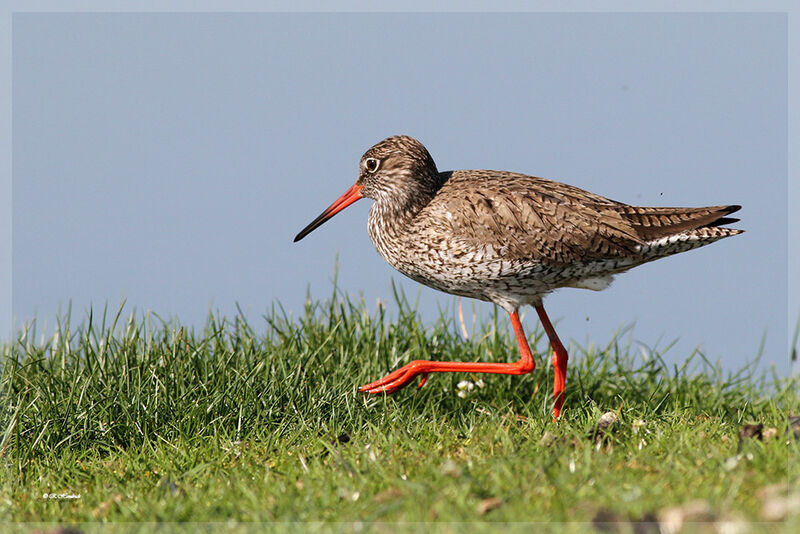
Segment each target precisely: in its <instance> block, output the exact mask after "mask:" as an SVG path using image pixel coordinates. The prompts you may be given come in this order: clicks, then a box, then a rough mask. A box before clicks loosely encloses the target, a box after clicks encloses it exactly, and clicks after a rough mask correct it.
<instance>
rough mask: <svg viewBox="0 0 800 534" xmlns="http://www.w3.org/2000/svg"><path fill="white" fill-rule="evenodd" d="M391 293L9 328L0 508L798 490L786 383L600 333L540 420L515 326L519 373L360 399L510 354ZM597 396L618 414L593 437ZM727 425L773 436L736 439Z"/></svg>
mask: <svg viewBox="0 0 800 534" xmlns="http://www.w3.org/2000/svg"><path fill="white" fill-rule="evenodd" d="M396 300H397V305H396V306H394V307H393V308H394V310H393V312H392V314H393V315H394V317H392V318H389V317H388V314H387V312H386V310H385V308H384V307H382V306H379V307H378V309H377V311H375V312H374V313H370V312H369V311H368V310H367V308H366V306H365V305H364V304H363V302H354V301H353V300H352V299H350V298H349V297H347V296H346V295H340V294H337V293H336V292H334V295H333V296H332V298H330V299H328V300H326V301H324V302H316V301H312V300H310V299H309V300H308V301H307V302H306V306H305V310H304V313H303V315H302V316H301V317H299V318H297V319H293V318H291V317H289V316H288V315H287V314H286V313H285V312H284V310H282V309H281V308H280V307H279V306H278V307H276V308H274V309H273V310H272V312H271V313H270V314H269V315H267V316H266V317H264V322H263V323H261V322H259V326H258V329H259V330H261V331H262V332H261V333H257V332H256V329H255V328H254V327H253V326H252V325H250V324H248V322H247V321H246V320H245V318H244V317H243V316H241V315H239V316H237V317H234V318H232V319H226V318H224V317H217V316H212V317H210V318H209V320H208V322H207V324H206V325H205V327H204V329H203V330H202V331H193V330H192V329H187V328H185V327H183V326H180V325H179V324H177V323H176V322H164V321H161V320H160V319H159V318H158V317H157V316H155V315H153V314H149V315H147V316H143V317H138V318H137V316H136V314H131V315H130V316H129V318H128V319H127V320H125V319H124V318H123V316H122V309H120V312H119V313H117V314H116V315H115V316H111V315H107V314H106V313H104V314H103V316H102V317H97V316H94V315H92V314H90V315H89V316H88V317H87V318H86V319H85V321H84V323H83V325H82V326H80V327H77V328H74V329H73V327H71V326H70V325H69V322H70V321H69V320H68V319H65V320H64V321H63V322H62V323H60V324H59V326H58V328H57V329H56V332H55V334H53V335H52V336H51V337H50V338H49V339H46V340H40V341H39V342H36V341H35V332H34V330H33V328H32V327H31V328H28V329H26V330H24V331H22V332H20V333H19V335H18V337H17V339H16V340H15V341H14V342H13V343H10V344H6V345H5V346H4V347H3V348H2V360H0V361H1V362H2V369H1V370H0V376H1V380H2V382H0V384H1V385H0V391H2V395H3V397H4V398H5V399H7V400H6V402H4V403H3V405H2V407H0V409H2V410H3V411H4V415H3V419H4V422H3V425H2V429H3V430H0V431H1V432H2V433H1V434H0V454H2V459H3V462H2V463H3V466H2V469H3V471H2V472H0V476H2V478H3V479H4V482H3V484H2V487H1V488H0V518H5V520H7V521H13V522H34V521H36V522H38V521H44V522H51V521H59V522H63V521H67V522H98V521H99V522H120V521H195V522H205V521H223V520H228V519H235V520H237V521H242V522H247V521H252V522H263V521H326V522H327V521H345V522H350V521H365V522H366V521H381V522H395V521H436V522H440V524H445V523H446V522H461V521H484V522H485V521H490V522H497V521H530V522H541V521H552V522H556V521H579V522H580V521H583V522H586V521H592V520H594V521H595V522H603V521H610V522H627V521H652V520H654V519H655V518H659V517H662V516H663V515H664V511H665V509H666V508H669V507H680V506H683V505H685V504H686V503H688V502H690V501H695V500H698V499H699V500H701V501H702V505H703V507H705V511H703V512H701V513H700V515H699V516H695V517H694V518H695V519H721V520H733V521H739V520H743V521H760V520H763V519H765V516H764V513H765V512H764V506H765V499H766V497H765V496H764V495H765V494H766V493H769V491H770V490H769V489H766V490H765V489H764V488H768V487H770V486H772V485H775V484H787V483H788V484H789V486H788V487H789V488H790V490H791V491H796V489H797V488H798V480H800V476H799V475H800V471H799V470H798V469H797V468H796V466H794V465H792V466H790V463H789V460H790V458H794V459H796V458H797V453H798V448H800V446H798V443H797V442H796V441H794V440H788V439H787V436H786V435H784V433H783V431H784V429H785V428H786V420H787V417H788V415H790V414H796V413H798V404H800V400H799V398H798V392H797V386H798V383H797V381H796V380H792V379H784V378H778V377H775V376H772V375H770V374H768V373H760V372H756V371H755V366H750V367H748V368H746V369H743V370H741V371H739V372H738V373H725V372H723V370H722V368H721V367H720V366H719V365H712V364H711V363H709V362H707V361H705V360H704V358H703V356H702V354H699V353H695V354H693V355H691V356H689V357H687V361H686V362H685V363H684V364H683V365H680V366H675V365H672V366H671V365H668V364H667V363H665V361H664V360H663V359H662V358H661V357H660V355H659V354H658V353H655V352H652V353H649V354H648V355H647V357H646V358H644V357H641V356H639V357H634V356H633V352H632V350H631V347H630V346H627V345H625V344H624V343H623V342H622V341H621V340H620V337H619V336H616V337H614V338H613V339H612V340H611V341H610V342H609V343H608V344H607V345H606V346H604V347H589V348H585V349H579V350H578V351H574V350H573V354H572V359H571V362H570V364H571V365H570V371H569V376H568V384H567V395H566V402H565V406H566V410H565V414H564V416H563V418H562V420H560V421H559V422H557V423H554V422H552V421H551V417H550V411H551V399H550V393H551V388H552V368H551V367H550V365H549V364H548V362H549V357H546V356H545V355H546V354H548V352H547V345H546V340H545V338H544V337H543V334H542V332H541V330H539V329H536V330H534V329H533V325H532V321H528V329H529V330H530V331H531V332H530V335H529V337H530V339H531V345H532V347H534V346H535V350H534V352H535V353H537V354H538V355H539V356H538V357H537V363H538V367H537V369H536V370H535V371H534V372H533V373H531V374H529V375H526V376H521V377H506V376H497V375H483V376H480V377H479V376H468V375H452V374H436V375H431V376H430V378H429V380H428V384H426V386H425V387H424V388H422V389H419V390H416V388H414V387H409V388H407V389H406V390H403V391H402V392H400V393H398V394H396V395H394V396H391V397H369V398H365V397H364V396H362V395H361V394H359V393H358V392H357V391H356V389H357V387H358V385H360V384H363V383H366V382H369V381H372V380H374V379H376V378H378V377H380V376H382V375H384V374H385V373H387V372H388V371H390V370H392V369H394V368H395V367H396V366H398V365H399V364H401V363H404V362H406V361H409V360H411V359H415V358H419V357H427V358H430V359H436V360H445V359H454V360H465V361H467V360H472V361H479V360H487V361H512V360H515V359H517V357H518V353H517V348H516V344H515V342H514V341H513V338H512V337H511V336H510V328H509V325H508V324H507V322H506V320H505V318H504V317H499V316H495V320H494V322H490V324H488V325H487V326H486V327H485V329H484V330H483V331H482V332H479V333H477V334H476V335H475V336H473V337H472V338H471V339H470V340H469V341H465V340H463V339H462V338H461V335H460V334H459V331H460V329H459V327H458V325H457V324H455V323H454V321H453V320H452V319H449V318H448V317H450V316H451V315H452V314H445V313H443V314H442V316H441V317H440V319H439V321H438V322H437V323H436V324H435V325H433V326H428V327H426V326H424V325H423V324H422V322H421V320H420V318H419V316H418V314H417V313H416V312H415V311H414V309H413V307H412V306H410V305H409V304H408V302H407V301H406V299H405V298H404V297H403V296H402V295H397V299H396ZM478 378H482V379H483V384H484V387H475V388H474V389H472V390H471V391H469V392H468V394H467V395H466V397H465V398H461V397H459V396H458V395H456V391H457V389H458V388H457V385H458V382H459V381H461V380H465V379H466V380H470V381H472V382H473V383H476V382H477V380H478ZM606 411H614V412H615V413H617V414H618V424H617V425H616V426H615V427H613V429H612V430H611V431H609V432H608V433H607V434H604V435H602V436H601V437H600V438H598V439H594V438H593V437H592V436H593V428H594V427H595V425H596V423H597V420H598V418H599V417H600V415H601V414H602V413H604V412H606ZM745 423H761V424H763V425H764V427H765V428H769V427H774V428H776V429H777V430H778V436H777V437H774V438H773V439H764V440H757V439H744V440H743V441H742V442H741V443H740V440H739V437H738V436H739V432H740V430H741V429H742V425H744V424H745ZM782 491H784V490H779V491H778V494H780V493H781V492H782ZM785 491H789V490H785ZM765 492H766V493H765ZM45 493H48V494H56V495H57V496H59V497H61V494H71V495H78V494H79V495H80V498H75V499H68V498H56V499H53V498H49V499H45V498H43V494H45ZM797 513H798V512H797V511H796V510H795V511H794V512H789V518H788V520H789V524H790V525H791V526H790V527H787V528H793V527H796V526H798V525H800V518H799V517H798V515H797ZM689 519H691V517H690V518H689Z"/></svg>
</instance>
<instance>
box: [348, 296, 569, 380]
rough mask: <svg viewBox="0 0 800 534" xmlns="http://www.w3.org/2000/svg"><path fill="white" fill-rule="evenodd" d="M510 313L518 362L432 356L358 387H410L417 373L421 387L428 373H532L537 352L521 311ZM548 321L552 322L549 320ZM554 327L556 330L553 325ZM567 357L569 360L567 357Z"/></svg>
mask: <svg viewBox="0 0 800 534" xmlns="http://www.w3.org/2000/svg"><path fill="white" fill-rule="evenodd" d="M542 313H544V310H542ZM509 315H510V316H511V324H512V325H513V326H514V334H515V335H516V336H517V343H518V344H519V352H520V359H519V361H517V362H514V363H487V362H434V361H430V360H414V361H412V362H410V363H407V364H406V365H404V366H403V367H401V368H400V369H397V370H396V371H394V372H392V373H389V374H388V375H386V376H385V377H383V378H381V379H380V380H377V381H375V382H372V383H370V384H366V385H364V386H361V387H360V388H358V390H359V391H361V392H363V393H394V392H395V391H398V390H400V389H402V388H404V387H406V386H407V385H408V384H409V383H410V382H411V381H412V380H414V377H416V376H418V375H422V379H421V380H420V383H419V387H422V385H423V384H424V383H425V380H426V379H427V378H428V373H495V374H503V375H524V374H526V373H530V372H531V371H533V370H534V368H535V367H536V362H534V361H533V355H532V354H531V349H530V347H529V346H528V340H527V339H526V338H525V332H524V331H523V330H522V324H521V323H520V321H519V314H518V313H517V310H514V311H513V312H512V313H510V314H509ZM540 316H541V314H540ZM545 317H546V316H545ZM548 324H550V323H549V322H548ZM550 328H551V330H552V326H551V327H550ZM545 329H546V327H545ZM548 335H549V334H548ZM553 336H555V333H553ZM550 339H551V340H552V339H553V338H552V337H551V338H550ZM556 339H558V338H556ZM565 354H566V353H565ZM564 361H565V362H566V359H565V360H564ZM565 365H566V364H565ZM562 384H563V380H562ZM562 390H563V387H562Z"/></svg>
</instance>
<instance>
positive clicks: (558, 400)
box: [534, 304, 569, 419]
mask: <svg viewBox="0 0 800 534" xmlns="http://www.w3.org/2000/svg"><path fill="white" fill-rule="evenodd" d="M534 307H535V308H536V313H538V314H539V320H540V321H541V322H542V326H543V327H544V331H545V333H546V334H547V337H548V338H549V339H550V346H551V347H553V370H554V371H555V379H554V380H553V401H554V402H555V404H554V406H553V419H558V417H559V416H560V415H561V407H562V406H563V405H564V387H565V383H566V380H567V360H569V356H568V355H567V349H565V348H564V345H562V344H561V340H560V339H558V334H556V331H555V329H554V328H553V325H552V324H551V323H550V318H549V317H547V313H546V312H545V311H544V307H543V306H542V305H541V304H538V305H537V306H534Z"/></svg>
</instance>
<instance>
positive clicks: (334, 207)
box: [294, 184, 364, 243]
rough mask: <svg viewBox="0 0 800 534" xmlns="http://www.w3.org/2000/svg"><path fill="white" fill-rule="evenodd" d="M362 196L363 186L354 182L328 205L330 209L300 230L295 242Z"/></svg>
mask: <svg viewBox="0 0 800 534" xmlns="http://www.w3.org/2000/svg"><path fill="white" fill-rule="evenodd" d="M360 198H364V197H363V196H362V195H361V186H360V185H358V184H354V185H353V187H351V188H350V189H348V190H347V191H345V192H344V194H343V195H342V196H340V197H339V198H338V199H337V200H336V202H334V203H333V204H331V205H330V206H328V209H326V210H325V211H323V212H322V213H320V215H319V217H317V218H316V219H314V220H313V221H311V224H309V225H308V226H306V227H305V228H303V229H302V230H300V233H299V234H297V235H296V236H295V237H294V242H295V243H297V242H298V241H300V240H301V239H303V238H304V237H305V236H307V235H308V234H310V233H311V232H313V231H314V230H316V228H317V227H318V226H322V223H324V222H325V221H327V220H328V219H330V218H331V217H333V216H334V215H336V214H337V213H339V212H340V211H342V210H343V209H345V208H346V207H347V206H349V205H350V204H352V203H353V202H355V201H356V200H358V199H360Z"/></svg>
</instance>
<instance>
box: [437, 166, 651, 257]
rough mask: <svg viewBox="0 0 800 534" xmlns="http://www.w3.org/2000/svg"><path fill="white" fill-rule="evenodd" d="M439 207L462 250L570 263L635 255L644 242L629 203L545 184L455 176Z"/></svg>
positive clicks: (503, 176)
mask: <svg viewBox="0 0 800 534" xmlns="http://www.w3.org/2000/svg"><path fill="white" fill-rule="evenodd" d="M467 180H468V182H469V185H468V186H467V185H465V182H466V181H467ZM435 204H437V206H436V207H435V208H436V209H439V210H440V209H444V210H445V213H446V215H445V217H444V219H445V220H446V222H443V225H444V226H445V227H444V228H442V229H441V230H442V231H444V232H446V233H447V234H449V237H450V240H451V243H453V244H454V246H455V247H456V248H458V247H459V246H462V247H464V249H465V251H467V250H469V249H472V250H474V249H475V248H476V247H484V246H486V245H491V247H492V248H493V249H495V250H497V251H498V252H499V253H500V255H501V256H502V257H503V258H506V259H533V260H537V261H542V262H546V263H551V264H557V265H566V264H570V263H574V262H581V261H590V260H598V259H609V258H619V257H630V256H636V255H638V249H639V246H640V245H642V244H643V242H644V240H643V239H642V237H641V236H640V235H639V234H638V233H637V231H636V228H635V224H634V223H632V222H631V220H630V218H626V217H625V216H623V215H622V211H623V210H624V209H625V208H626V207H627V206H626V205H625V204H622V203H619V202H615V201H613V200H609V199H607V198H604V197H601V196H599V195H595V194H593V193H589V192H588V191H584V190H582V189H580V188H577V187H574V186H570V185H567V184H562V183H560V182H554V181H552V180H546V179H544V178H536V177H533V176H526V175H522V174H514V173H507V172H500V171H470V173H469V176H466V174H465V173H461V172H459V171H456V172H454V173H453V175H452V176H451V177H450V179H449V180H448V181H447V182H446V183H445V184H444V186H443V187H442V189H441V190H440V191H439V193H438V194H437V198H436V200H435ZM429 207H431V206H429ZM439 220H441V219H439Z"/></svg>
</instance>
